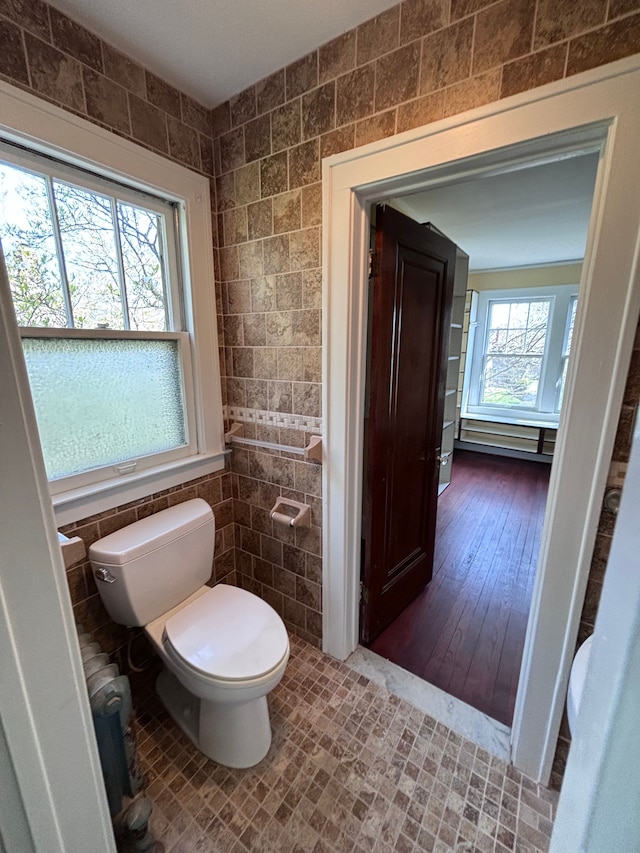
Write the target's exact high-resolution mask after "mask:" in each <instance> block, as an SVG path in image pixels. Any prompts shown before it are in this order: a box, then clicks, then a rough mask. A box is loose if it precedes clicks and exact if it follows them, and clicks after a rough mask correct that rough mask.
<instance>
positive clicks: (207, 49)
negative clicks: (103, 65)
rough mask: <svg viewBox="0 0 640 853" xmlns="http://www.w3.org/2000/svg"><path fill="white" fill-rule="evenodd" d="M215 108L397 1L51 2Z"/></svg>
mask: <svg viewBox="0 0 640 853" xmlns="http://www.w3.org/2000/svg"><path fill="white" fill-rule="evenodd" d="M49 2H50V3H51V5H52V6H54V7H55V8H56V9H59V10H60V11H62V12H65V13H66V14H67V15H68V16H69V17H70V18H73V20H75V21H77V22H78V23H80V24H83V25H84V26H85V27H86V28H87V29H89V30H92V31H93V32H95V33H96V34H97V35H99V36H100V37H101V38H102V39H103V40H104V41H107V42H109V43H110V44H112V45H113V46H114V47H117V48H119V49H120V50H121V51H122V52H123V53H126V54H127V55H128V56H130V57H131V58H133V59H136V60H137V61H138V62H140V63H141V64H142V65H144V66H145V68H148V69H149V70H150V71H152V72H153V73H154V74H156V75H157V76H158V77H161V78H162V79H163V80H166V81H167V82H168V83H171V85H173V86H175V87H176V88H178V89H180V90H181V91H183V92H185V93H186V94H187V95H191V97H193V98H195V99H196V100H197V101H199V102H200V103H201V104H203V105H204V106H206V107H214V106H217V105H218V104H220V103H223V102H224V101H226V100H227V99H228V98H229V97H230V96H231V95H236V94H237V93H238V92H241V91H242V90H243V89H246V88H247V86H250V85H251V84H252V83H256V82H257V81H258V80H262V78H263V77H267V76H268V75H269V74H272V73H273V72H274V71H278V70H279V69H280V68H283V67H284V66H286V65H288V64H289V63H291V62H293V61H294V60H296V59H300V58H301V57H302V56H305V55H306V54H307V53H309V52H310V51H312V50H315V49H316V48H317V47H318V46H319V45H322V44H325V43H326V42H328V41H330V40H331V39H333V38H335V37H336V36H338V35H341V34H342V33H344V32H347V30H350V29H352V28H353V27H355V26H357V25H358V24H361V23H363V22H364V21H367V20H369V18H372V17H374V16H375V15H377V14H379V13H380V12H382V11H384V10H385V9H388V8H389V7H391V6H394V5H395V4H396V2H397V0H297V2H292V0H262V2H260V0H179V2H176V0H133V2H132V0H108V2H101V3H98V2H96V0H49Z"/></svg>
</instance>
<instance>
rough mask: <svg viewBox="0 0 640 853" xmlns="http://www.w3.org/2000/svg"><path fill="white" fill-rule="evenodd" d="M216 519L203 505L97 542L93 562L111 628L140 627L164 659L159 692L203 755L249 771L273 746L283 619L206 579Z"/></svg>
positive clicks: (252, 598) (283, 656)
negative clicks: (272, 705) (271, 699)
mask: <svg viewBox="0 0 640 853" xmlns="http://www.w3.org/2000/svg"><path fill="white" fill-rule="evenodd" d="M214 539H215V519H214V516H213V512H212V511H211V507H210V506H209V505H208V504H207V503H206V502H205V501H203V500H201V499H200V498H196V499H194V500H190V501H185V502H184V503H181V504H178V505H176V506H173V507H170V508H169V509H165V510H162V511H160V512H158V513H155V514H154V515H151V516H148V517H147V518H144V519H141V520H140V521H136V522H135V523H134V524H130V525H129V526H127V527H123V528H121V529H120V530H117V531H116V532H115V533H111V534H109V535H108V536H105V537H104V538H103V539H100V540H98V541H97V542H95V543H94V544H93V545H91V547H90V549H89V559H90V561H91V566H92V570H93V574H94V577H95V578H96V583H97V586H98V591H99V593H100V596H101V598H102V601H103V603H104V605H105V607H106V609H107V612H108V613H109V616H110V617H111V618H112V619H113V621H114V622H117V623H119V624H120V625H126V626H128V627H144V629H145V631H146V634H147V636H148V638H149V640H150V641H151V643H152V645H153V647H154V648H155V649H156V651H157V652H158V654H159V656H160V658H161V659H162V661H163V664H164V666H163V671H162V672H161V674H160V675H159V676H158V680H157V683H156V690H157V693H158V695H159V697H160V699H161V701H162V703H163V704H164V705H165V707H166V708H167V710H168V711H169V713H170V714H171V716H172V717H173V719H174V720H175V721H176V723H177V724H178V725H179V726H180V728H181V729H182V730H183V731H184V733H185V734H186V735H187V737H189V738H190V739H191V741H192V742H193V743H194V744H195V746H196V747H197V748H198V749H199V750H200V751H201V752H202V753H204V754H205V755H206V756H208V757H209V758H211V759H213V760H214V761H216V762H218V763H219V764H223V765H225V766H227V767H252V766H253V765H254V764H257V763H258V762H259V761H261V760H262V759H263V758H264V757H265V755H266V754H267V752H268V750H269V746H270V744H271V726H270V722H269V709H268V706H267V694H268V693H269V692H270V691H271V690H273V688H274V687H275V686H276V685H277V684H278V683H279V682H280V679H281V678H282V676H283V674H284V671H285V668H286V665H287V661H288V659H289V638H288V635H287V630H286V628H285V626H284V623H283V622H282V619H281V618H280V617H279V616H278V614H277V613H276V612H275V610H273V608H272V607H271V606H270V605H269V604H267V603H266V602H265V601H263V600H262V599H261V598H259V597H258V596H256V595H253V593H250V592H248V591H247V590H243V589H238V588H237V587H233V586H229V585H227V584H218V585H217V586H214V587H208V586H206V582H207V581H208V580H209V579H210V577H211V565H212V560H213V551H214Z"/></svg>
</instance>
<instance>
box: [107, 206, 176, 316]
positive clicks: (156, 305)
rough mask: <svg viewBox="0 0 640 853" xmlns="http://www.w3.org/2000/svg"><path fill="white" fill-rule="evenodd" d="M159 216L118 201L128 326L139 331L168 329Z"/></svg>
mask: <svg viewBox="0 0 640 853" xmlns="http://www.w3.org/2000/svg"><path fill="white" fill-rule="evenodd" d="M160 226H161V217H160V216H159V215H158V214H157V213H153V212H151V211H148V210H143V209H142V208H140V207H135V206H134V205H131V204H124V203H123V202H118V229H119V231H120V245H121V247H122V264H123V267H124V278H125V286H126V290H127V304H128V306H129V323H130V327H131V328H132V329H136V330H139V331H149V332H151V331H153V332H163V331H165V330H167V329H168V328H169V327H168V323H167V317H166V302H167V300H166V292H165V286H164V281H163V275H162V244H161V240H160V234H161V231H160Z"/></svg>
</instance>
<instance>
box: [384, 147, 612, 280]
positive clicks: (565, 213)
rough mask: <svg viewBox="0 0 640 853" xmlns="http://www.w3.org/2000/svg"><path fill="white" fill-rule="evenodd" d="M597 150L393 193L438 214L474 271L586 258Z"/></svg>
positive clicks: (421, 214)
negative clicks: (467, 256)
mask: <svg viewBox="0 0 640 853" xmlns="http://www.w3.org/2000/svg"><path fill="white" fill-rule="evenodd" d="M597 166H598V154H594V153H590V154H584V155H581V156H571V157H567V158H564V159H559V160H555V161H553V162H546V163H541V164H524V165H522V166H520V167H519V168H517V169H513V170H511V171H507V172H502V173H500V174H492V175H487V176H482V177H476V178H474V179H471V180H466V181H461V182H459V183H452V184H448V185H447V186H443V187H437V188H434V189H431V190H427V191H425V192H419V193H413V194H412V195H407V196H403V197H401V198H396V199H392V200H390V203H391V204H392V205H393V206H394V207H396V208H398V210H401V211H402V212H404V213H406V214H407V215H408V216H410V217H411V218H412V219H415V220H416V221H418V222H432V223H433V224H434V225H435V226H436V227H437V228H438V229H439V230H440V231H442V232H443V233H444V234H446V235H447V237H450V238H451V239H452V240H453V241H454V242H455V243H456V244H457V245H458V246H460V248H461V249H463V250H464V251H465V252H466V253H467V254H468V255H469V268H470V270H471V271H474V272H478V271H480V270H493V269H504V268H517V267H530V266H540V265H549V264H557V263H567V262H570V261H580V260H582V258H583V257H584V252H585V246H586V241H587V230H588V226H589V217H590V214H591V203H592V199H593V189H594V184H595V176H596V170H597Z"/></svg>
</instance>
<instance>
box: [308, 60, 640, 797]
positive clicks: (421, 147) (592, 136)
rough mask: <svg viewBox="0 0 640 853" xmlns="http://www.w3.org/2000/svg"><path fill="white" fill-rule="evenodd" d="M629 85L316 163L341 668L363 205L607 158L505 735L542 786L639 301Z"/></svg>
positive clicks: (495, 110)
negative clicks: (524, 165) (559, 161)
mask: <svg viewBox="0 0 640 853" xmlns="http://www.w3.org/2000/svg"><path fill="white" fill-rule="evenodd" d="M639 78H640V65H639V63H638V61H637V59H635V60H633V61H632V60H624V61H621V62H619V63H616V64H612V65H610V66H607V67H606V69H605V70H599V71H598V72H590V73H589V74H585V75H582V76H581V77H579V78H578V77H575V78H571V79H570V80H566V81H562V82H561V83H558V84H552V85H550V86H547V87H543V88H541V89H537V90H535V91H534V93H533V94H532V93H527V94H525V95H522V96H517V97H514V98H510V99H508V100H505V101H502V102H500V103H499V104H493V105H490V106H489V107H486V108H481V109H479V110H476V111H473V112H472V113H469V114H466V115H464V116H461V117H457V118H454V119H448V120H446V121H444V122H439V123H436V124H434V125H431V126H429V127H427V128H420V129H418V130H416V131H412V132H409V133H407V134H403V136H402V137H395V138H393V139H390V140H386V141H384V142H381V143H376V144H375V145H372V146H371V147H369V148H367V149H366V150H364V151H357V152H346V153H344V154H341V155H335V157H333V158H331V159H330V160H327V161H325V163H324V181H323V183H324V186H325V198H324V201H325V206H324V209H325V214H326V221H327V228H326V230H325V242H324V263H325V269H326V280H327V281H326V299H325V308H326V312H325V316H324V319H323V323H324V359H325V361H324V374H325V377H326V381H325V383H324V385H323V388H324V391H323V393H324V395H325V397H324V411H325V419H326V426H325V453H326V458H327V465H326V466H325V467H324V471H323V485H324V507H325V511H324V524H323V544H324V554H325V557H324V584H323V602H324V615H323V622H324V638H325V639H324V647H325V650H326V651H327V652H329V653H330V654H333V655H334V656H335V657H338V658H341V659H345V658H346V657H347V656H348V655H349V654H350V653H351V652H352V651H353V650H354V649H355V648H356V646H357V601H358V579H357V573H356V571H357V566H358V557H359V546H360V543H359V508H360V503H361V489H360V483H359V476H358V474H359V460H360V459H361V453H362V429H361V411H362V401H363V374H364V371H363V356H362V341H363V327H364V321H363V318H364V317H365V316H366V292H365V290H364V287H363V282H364V281H365V280H366V271H367V248H368V214H367V209H368V204H369V202H370V201H373V200H375V199H376V198H381V197H389V196H391V195H393V194H395V193H397V192H400V191H402V192H408V191H411V190H412V189H417V188H419V187H420V186H424V185H425V182H427V181H429V182H431V183H432V184H434V183H435V182H437V181H439V180H443V179H450V178H451V175H452V174H454V173H455V174H457V175H460V174H461V173H463V172H466V173H468V174H471V173H472V172H476V173H477V172H478V171H479V170H487V169H489V168H491V167H492V166H495V164H496V163H497V162H502V163H503V164H504V163H505V162H507V161H509V160H511V161H512V162H513V160H514V159H519V158H522V157H523V156H525V157H528V158H530V157H531V155H532V153H535V154H536V156H541V155H543V154H544V153H545V152H546V153H549V152H550V151H554V152H557V151H558V150H559V149H561V148H562V147H563V146H564V147H565V148H566V147H567V146H569V147H570V148H571V149H575V148H576V147H577V146H580V145H585V144H587V145H593V144H594V143H595V144H596V145H598V146H600V147H601V148H602V150H603V156H602V161H601V166H600V168H599V171H598V181H597V189H596V196H595V205H594V215H593V217H592V223H591V226H590V239H589V244H588V250H587V256H586V259H585V272H584V273H583V278H582V281H581V287H582V292H583V305H582V309H581V314H580V317H579V319H578V327H577V336H576V342H575V347H576V351H575V362H574V367H573V369H572V370H571V371H570V375H569V377H568V389H567V400H566V406H565V410H564V413H563V417H562V424H561V430H560V440H559V447H558V460H559V463H558V465H557V468H556V470H555V471H554V474H553V476H552V478H551V484H550V496H549V505H548V509H547V515H548V517H549V518H550V519H552V521H553V523H552V524H551V525H549V526H548V527H547V532H546V533H545V537H544V540H543V543H542V549H541V555H542V569H541V571H540V572H539V574H538V578H537V581H536V588H535V590H534V596H533V606H532V615H531V618H530V620H529V627H528V632H527V640H526V643H525V655H524V662H523V670H522V673H521V677H520V683H519V691H518V699H517V702H516V713H515V717H514V725H513V729H512V744H513V761H514V764H515V765H516V766H517V767H518V768H520V769H521V770H523V771H524V772H525V773H528V774H529V775H530V776H532V777H533V778H536V779H539V780H543V779H546V778H548V773H549V769H550V766H551V761H552V757H553V751H554V748H555V742H556V739H557V731H558V727H559V724H560V718H561V714H562V708H563V704H564V694H565V692H566V678H567V675H568V670H569V667H570V663H571V659H572V652H573V649H574V643H575V636H576V633H577V623H578V619H579V612H580V608H581V605H582V601H583V598H584V589H585V586H586V578H587V574H588V566H589V562H590V556H591V553H592V549H593V542H594V539H595V530H596V524H597V518H598V515H599V509H600V501H601V496H602V491H603V488H604V483H605V481H606V475H607V468H608V461H609V459H610V458H611V449H612V446H613V438H614V434H615V428H616V424H617V416H618V412H619V406H620V402H621V399H622V392H623V388H624V381H625V378H626V372H627V368H628V363H629V356H630V352H631V347H632V342H633V334H634V326H635V322H636V319H637V313H638V308H639V302H640V300H639V298H638V290H639V289H640V288H638V287H637V286H636V279H635V275H636V272H635V271H636V270H637V254H638V244H637V234H638V232H639V230H640V211H639V209H638V203H637V199H638V198H639V197H640V186H638V185H640V169H639V167H638V164H637V163H636V162H635V156H634V151H635V140H636V139H637V136H638V135H639V134H640V115H639V113H638V109H637V106H636V98H635V95H634V93H635V92H636V91H637V86H638V85H640V81H639ZM623 116H624V120H623V119H622V117H623ZM614 124H615V127H616V132H615V135H614V134H612V133H611V129H612V126H613V125H614ZM630 182H631V183H632V184H633V186H634V188H637V189H638V190H639V192H638V193H636V192H635V189H634V192H629V183H630ZM605 282H606V285H607V286H606V290H605V287H604V286H603V285H604V283H605ZM329 332H330V334H329ZM594 400H596V401H597V406H594ZM566 530H571V531H572V535H571V536H570V537H567V536H566Z"/></svg>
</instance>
